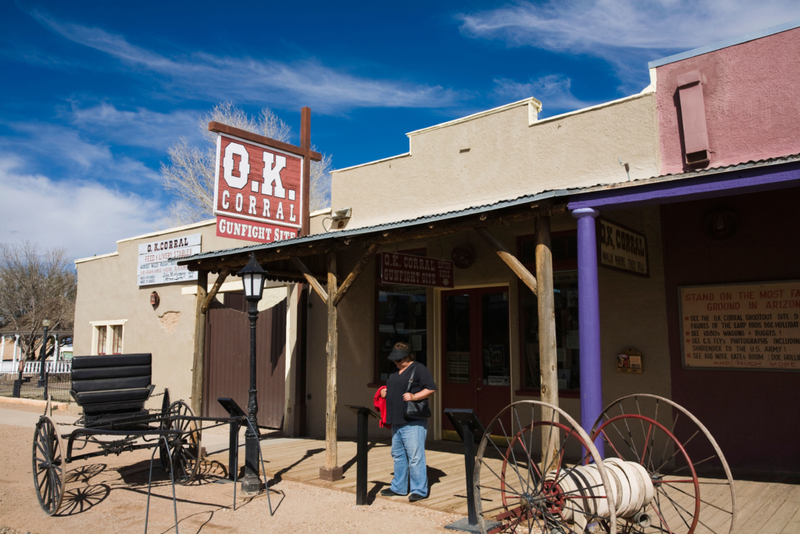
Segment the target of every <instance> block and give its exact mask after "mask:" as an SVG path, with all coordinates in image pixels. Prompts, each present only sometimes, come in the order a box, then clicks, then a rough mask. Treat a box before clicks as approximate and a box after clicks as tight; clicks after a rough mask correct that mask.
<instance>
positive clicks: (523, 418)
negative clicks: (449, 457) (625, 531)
mask: <svg viewBox="0 0 800 534" xmlns="http://www.w3.org/2000/svg"><path fill="white" fill-rule="evenodd" d="M543 443H544V444H545V447H543ZM544 450H546V451H548V452H547V453H546V454H542V453H540V452H539V451H544ZM610 480H611V479H610V478H609V474H608V472H607V470H606V467H605V466H604V465H603V463H602V462H601V461H600V455H599V453H598V452H597V449H596V448H595V446H594V444H593V443H592V442H591V441H590V440H589V436H588V434H586V432H584V430H583V429H582V428H581V427H580V426H579V425H578V424H577V423H576V422H575V420H574V419H572V417H570V416H569V415H568V414H567V413H566V412H564V411H563V410H561V409H559V408H557V407H555V406H552V405H550V404H546V403H542V402H537V401H521V402H516V403H514V404H511V405H509V406H507V407H506V408H505V409H504V410H503V411H502V412H500V414H499V415H498V416H497V417H496V418H495V419H494V421H492V423H491V424H490V425H489V426H488V427H487V430H486V432H485V433H484V435H483V439H482V440H481V444H480V447H479V448H478V455H477V460H476V464H475V477H474V502H475V510H476V512H477V514H478V524H479V526H480V529H481V532H482V533H483V534H487V533H488V534H499V533H509V534H510V533H517V532H528V533H530V532H541V533H544V534H556V533H558V534H577V533H582V532H584V530H585V529H586V528H587V527H588V528H589V529H595V530H596V529H597V528H600V529H605V531H607V532H614V533H615V532H616V519H615V513H616V512H615V506H614V505H615V503H614V499H613V495H614V494H612V493H611V491H613V489H615V488H612V486H611V483H610Z"/></svg>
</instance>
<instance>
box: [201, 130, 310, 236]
mask: <svg viewBox="0 0 800 534" xmlns="http://www.w3.org/2000/svg"><path fill="white" fill-rule="evenodd" d="M208 129H209V130H211V131H214V132H217V164H216V170H215V178H214V180H215V183H214V215H216V216H217V235H218V236H222V237H229V238H233V239H243V240H246V241H256V242H258V243H270V242H273V241H279V240H283V239H290V238H293V237H297V236H298V235H299V232H300V231H301V229H302V227H303V220H304V214H306V213H307V211H308V199H307V198H306V196H307V194H308V184H307V183H306V182H307V179H308V177H307V176H305V174H306V173H307V170H305V169H308V165H307V164H306V165H304V162H303V160H304V158H309V157H310V158H312V159H315V160H317V159H319V158H320V155H319V154H317V153H316V152H313V151H311V150H310V149H306V148H300V147H296V146H293V145H289V144H288V143H283V142H280V141H276V140H274V139H269V138H267V137H263V136H260V135H256V134H252V133H250V132H247V131H244V130H240V129H238V128H233V127H230V126H226V125H224V124H219V123H216V122H212V123H210V124H209V125H208ZM315 156H316V157H315Z"/></svg>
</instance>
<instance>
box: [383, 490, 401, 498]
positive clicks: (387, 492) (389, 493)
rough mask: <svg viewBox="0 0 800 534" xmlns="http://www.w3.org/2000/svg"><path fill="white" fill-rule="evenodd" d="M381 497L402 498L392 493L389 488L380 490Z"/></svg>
mask: <svg viewBox="0 0 800 534" xmlns="http://www.w3.org/2000/svg"><path fill="white" fill-rule="evenodd" d="M381 497H402V495H400V494H399V493H395V492H393V491H392V490H391V489H390V488H386V489H384V490H381Z"/></svg>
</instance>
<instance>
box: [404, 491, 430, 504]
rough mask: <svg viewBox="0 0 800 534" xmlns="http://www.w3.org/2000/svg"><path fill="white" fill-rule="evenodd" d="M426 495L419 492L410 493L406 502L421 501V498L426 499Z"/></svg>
mask: <svg viewBox="0 0 800 534" xmlns="http://www.w3.org/2000/svg"><path fill="white" fill-rule="evenodd" d="M427 498H428V497H427V496H426V497H423V496H422V495H420V494H419V493H412V494H411V496H410V497H409V498H408V502H417V501H421V500H422V499H427Z"/></svg>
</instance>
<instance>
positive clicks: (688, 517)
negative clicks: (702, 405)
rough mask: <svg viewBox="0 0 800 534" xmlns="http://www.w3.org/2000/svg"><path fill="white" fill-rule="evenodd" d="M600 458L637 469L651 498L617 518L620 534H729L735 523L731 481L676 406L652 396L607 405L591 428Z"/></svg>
mask: <svg viewBox="0 0 800 534" xmlns="http://www.w3.org/2000/svg"><path fill="white" fill-rule="evenodd" d="M598 438H601V439H602V440H603V443H604V444H605V455H606V458H609V457H617V458H620V459H622V460H626V461H629V462H635V463H637V464H639V465H641V466H642V467H643V468H644V469H645V470H646V471H647V473H648V476H649V478H650V481H651V482H652V485H653V490H654V496H653V499H652V501H651V502H650V504H649V505H645V506H643V508H642V509H641V510H639V511H637V512H636V513H635V514H629V517H621V518H619V524H620V527H621V530H620V532H624V533H634V532H635V533H646V534H649V533H653V534H655V533H663V532H668V533H670V534H694V533H698V534H700V533H709V534H729V533H730V532H732V531H733V528H734V525H735V523H736V495H735V493H734V487H733V478H732V476H731V473H730V469H729V467H728V463H727V462H726V460H725V457H724V456H723V455H722V451H721V450H720V449H719V446H718V445H717V442H716V441H715V440H714V438H713V437H712V436H711V434H709V432H708V430H707V429H706V427H705V426H703V425H702V424H701V423H700V421H698V420H697V418H695V417H694V416H693V415H692V414H691V413H689V412H688V411H686V409H684V408H682V407H681V406H679V405H678V404H675V403H674V402H672V401H670V400H669V399H665V398H663V397H659V396H657V395H646V394H639V395H630V396H628V397H622V398H620V399H618V400H616V401H614V402H613V403H611V404H610V405H609V406H608V407H607V408H606V409H605V410H604V411H603V412H602V414H601V415H600V417H599V418H598V420H597V422H596V423H595V425H594V428H593V429H592V439H593V440H596V439H598Z"/></svg>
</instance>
